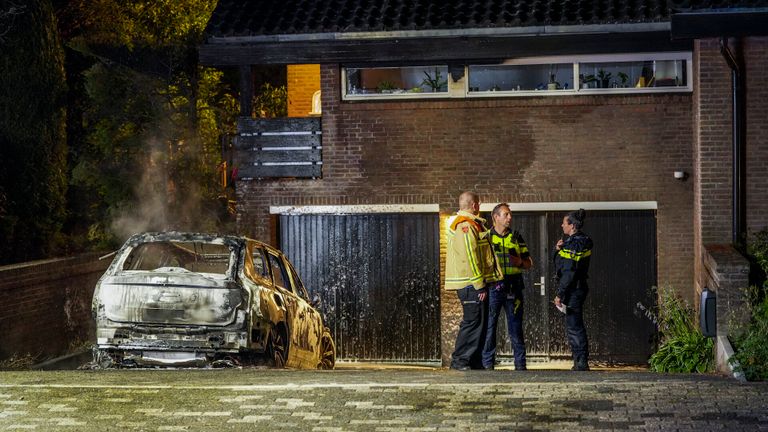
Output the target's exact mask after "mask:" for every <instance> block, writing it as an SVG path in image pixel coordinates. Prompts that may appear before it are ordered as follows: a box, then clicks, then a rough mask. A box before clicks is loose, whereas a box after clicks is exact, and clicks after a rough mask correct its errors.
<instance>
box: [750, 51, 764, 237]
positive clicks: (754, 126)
mask: <svg viewBox="0 0 768 432" xmlns="http://www.w3.org/2000/svg"><path fill="white" fill-rule="evenodd" d="M744 56H745V58H746V69H747V230H748V232H749V233H754V232H755V231H759V230H761V229H764V228H766V227H767V226H768V218H766V215H768V176H767V175H766V172H768V37H763V38H746V39H745V40H744Z"/></svg>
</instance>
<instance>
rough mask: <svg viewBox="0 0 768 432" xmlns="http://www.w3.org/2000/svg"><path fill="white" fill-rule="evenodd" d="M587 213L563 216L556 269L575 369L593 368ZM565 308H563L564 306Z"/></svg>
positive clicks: (557, 299)
mask: <svg viewBox="0 0 768 432" xmlns="http://www.w3.org/2000/svg"><path fill="white" fill-rule="evenodd" d="M585 217H586V212H585V211H584V209H579V210H578V211H574V212H570V213H568V214H567V215H565V217H563V224H562V225H561V227H562V228H563V234H564V235H565V238H564V239H560V240H559V241H558V242H557V244H556V245H555V268H556V270H557V277H558V280H559V282H558V287H557V296H556V297H555V306H557V307H558V309H561V308H562V307H563V305H565V328H566V332H567V333H568V343H570V345H571V352H572V354H573V368H571V370H576V371H587V370H589V363H588V362H589V343H588V341H587V330H586V329H585V328H584V314H583V306H584V300H585V299H586V297H587V292H589V287H588V286H587V278H588V276H587V272H588V271H589V260H590V257H591V256H592V239H590V238H589V236H587V235H586V234H584V233H583V232H582V231H581V228H582V226H584V218H585ZM561 310H562V309H561Z"/></svg>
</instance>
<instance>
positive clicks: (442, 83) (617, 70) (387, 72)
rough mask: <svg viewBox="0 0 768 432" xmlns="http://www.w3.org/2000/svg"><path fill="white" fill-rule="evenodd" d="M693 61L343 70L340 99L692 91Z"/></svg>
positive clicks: (591, 58)
mask: <svg viewBox="0 0 768 432" xmlns="http://www.w3.org/2000/svg"><path fill="white" fill-rule="evenodd" d="M691 61H692V56H691V53H690V52H663V53H636V54H601V55H574V56H558V57H532V58H517V59H505V60H501V61H499V62H498V63H495V64H483V65H471V64H470V65H466V66H465V67H464V76H463V77H461V78H460V79H459V80H458V81H456V82H454V81H452V78H451V77H450V76H449V74H448V67H447V66H418V67H414V66H407V67H370V68H345V69H343V71H342V76H343V79H342V92H343V95H342V96H343V98H344V99H345V100H370V99H401V98H406V99H418V98H430V97H451V98H474V97H509V96H527V97H530V96H564V95H581V94H593V95H594V94H608V93H664V92H690V91H691V90H693V88H692V86H691V81H692V75H691ZM454 69H455V67H454V66H452V67H451V70H454ZM459 71H460V67H459Z"/></svg>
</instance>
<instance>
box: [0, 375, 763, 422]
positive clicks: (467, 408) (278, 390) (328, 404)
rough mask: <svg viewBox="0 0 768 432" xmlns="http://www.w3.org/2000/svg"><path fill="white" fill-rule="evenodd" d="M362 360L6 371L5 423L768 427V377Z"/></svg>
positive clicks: (1, 395)
mask: <svg viewBox="0 0 768 432" xmlns="http://www.w3.org/2000/svg"><path fill="white" fill-rule="evenodd" d="M353 366H354V365H348V366H347V367H345V368H344V369H337V370H333V371H292V370H271V369H266V368H245V369H223V370H220V369H209V370H186V369H180V370H106V371H104V370H97V371H23V372H0V430H38V431H51V430H54V431H57V430H65V431H105V430H136V431H174V430H189V431H210V430H217V431H219V430H233V431H241V430H242V431H245V430H248V431H254V430H256V431H262V430H301V431H366V432H373V431H400V430H416V431H468V430H472V431H486V430H487V431H496V430H553V431H554V430H573V431H592V430H662V431H668V430H683V431H703V430H729V431H741V430H744V431H754V430H768V409H766V407H767V406H768V383H747V384H742V383H739V382H737V381H735V380H733V379H729V378H725V377H720V376H714V375H703V376H702V375H698V376H697V375H661V374H655V373H651V372H648V371H643V370H616V369H610V370H597V371H592V372H570V371H563V370H530V371H527V372H515V371H512V370H504V368H502V369H501V370H496V371H492V372H485V371H470V372H457V371H452V370H446V369H436V368H426V367H423V368H418V367H411V368H400V367H363V368H357V367H353Z"/></svg>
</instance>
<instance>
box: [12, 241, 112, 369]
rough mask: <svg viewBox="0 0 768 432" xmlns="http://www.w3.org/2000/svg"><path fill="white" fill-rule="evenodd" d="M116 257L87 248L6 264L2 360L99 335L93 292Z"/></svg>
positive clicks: (51, 352) (58, 349)
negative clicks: (66, 255) (86, 251)
mask: <svg viewBox="0 0 768 432" xmlns="http://www.w3.org/2000/svg"><path fill="white" fill-rule="evenodd" d="M111 261H112V260H111V259H104V260H101V261H99V260H98V255H97V254H87V255H81V256H77V257H72V258H60V259H50V260H44V261H34V262H29V263H22V264H15V265H9V266H3V267H0V360H2V359H5V358H8V357H10V356H12V355H14V354H16V355H23V354H27V353H29V354H32V355H41V356H56V355H60V354H63V353H65V352H66V351H67V349H68V348H69V346H70V344H72V343H78V342H82V341H87V340H94V337H95V333H94V331H95V328H94V323H93V320H92V318H91V297H92V295H93V289H94V287H95V285H96V282H97V281H98V279H99V278H100V277H101V275H102V274H103V273H104V271H105V270H106V269H107V267H108V266H109V264H110V262H111Z"/></svg>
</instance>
